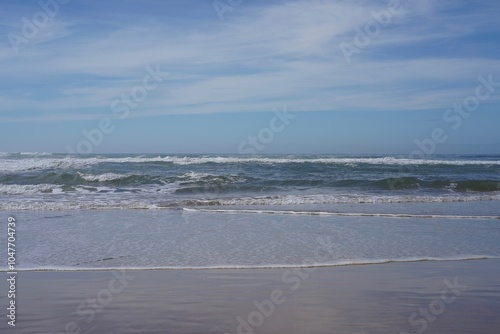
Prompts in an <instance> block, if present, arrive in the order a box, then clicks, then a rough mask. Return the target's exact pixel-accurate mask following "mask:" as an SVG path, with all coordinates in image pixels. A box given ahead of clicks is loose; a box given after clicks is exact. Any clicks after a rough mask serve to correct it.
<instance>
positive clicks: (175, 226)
mask: <svg viewBox="0 0 500 334" xmlns="http://www.w3.org/2000/svg"><path fill="white" fill-rule="evenodd" d="M499 204H500V156H489V155H488V156H486V155H481V156H480V155H477V156H459V155H452V156H448V155H447V156H431V157H428V158H425V159H409V158H408V157H407V156H397V155H392V156H366V155H363V156H350V155H335V156H332V155H327V156H325V155H314V156H312V155H294V156H291V155H276V156H273V155H263V156H243V155H165V154H148V155H130V154H128V155H91V156H83V157H79V156H71V155H65V154H50V153H0V211H1V212H2V220H6V219H7V217H8V216H11V215H12V216H14V217H15V218H16V220H17V221H18V222H17V231H16V233H17V245H16V246H17V247H18V253H17V260H18V270H95V269H104V268H106V269H113V268H129V269H199V268H276V267H308V266H335V265H350V264H365V263H385V262H391V261H423V260H433V261H440V260H459V259H478V258H498V257H500V243H499V242H498V240H500V219H499V218H500V205H499ZM5 236H6V234H5ZM0 239H1V240H0V247H1V248H2V249H4V248H6V247H4V246H6V242H7V241H6V239H7V238H6V237H5V238H3V237H2V238H0ZM1 269H2V270H5V269H6V260H3V263H2V267H1Z"/></svg>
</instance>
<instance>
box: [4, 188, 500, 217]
mask: <svg viewBox="0 0 500 334" xmlns="http://www.w3.org/2000/svg"><path fill="white" fill-rule="evenodd" d="M129 191H130V194H128V196H123V192H119V193H115V192H113V190H109V189H108V188H106V187H102V188H81V189H76V193H78V192H81V193H85V192H87V193H93V194H94V195H95V196H89V197H87V198H85V197H71V198H64V199H62V200H61V199H60V198H59V197H57V196H55V197H54V198H53V199H50V198H47V197H36V195H33V196H32V197H31V198H29V199H28V198H27V197H23V198H22V199H19V200H16V199H11V198H9V200H4V201H0V210H4V211H17V210H43V211H62V210H116V209H119V210H122V209H123V210H126V209H130V210H163V209H167V210H168V209H174V210H180V209H183V208H200V207H216V206H258V205H261V206H286V205H292V206H297V205H316V204H318V205H322V204H390V203H455V202H456V203H460V202H480V201H500V194H498V195H461V196H449V195H448V196H423V195H422V196H411V195H405V196H369V195H302V196H299V195H285V196H259V197H236V198H213V199H210V198H208V199H203V198H201V199H170V200H167V201H165V200H162V199H161V198H159V196H157V195H158V194H162V193H168V194H171V193H173V192H175V191H176V188H175V187H173V188H169V187H166V188H161V189H158V188H152V189H149V190H145V189H142V190H134V189H131V190H129ZM147 191H149V192H150V193H154V195H155V196H154V197H153V198H151V196H150V195H146V196H147V198H144V197H142V198H139V197H138V196H137V193H140V192H147Z"/></svg>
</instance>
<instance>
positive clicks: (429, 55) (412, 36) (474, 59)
mask: <svg viewBox="0 0 500 334" xmlns="http://www.w3.org/2000/svg"><path fill="white" fill-rule="evenodd" d="M459 3H462V2H459ZM68 6H71V4H68ZM96 6H98V5H96ZM191 6H192V5H191ZM462 6H465V5H463V4H462ZM488 6H489V4H488V3H487V2H481V5H477V6H476V7H473V8H466V9H464V8H461V7H460V6H459V5H457V2H452V1H440V2H439V3H438V4H436V2H433V1H428V0H426V1H418V2H415V1H401V9H402V10H401V13H400V14H398V15H397V16H395V17H394V18H393V19H392V22H391V24H390V25H389V26H387V27H385V28H383V30H382V31H381V33H380V34H379V35H378V36H377V37H376V38H375V39H374V40H373V41H372V43H371V44H370V45H369V47H367V48H366V49H364V50H363V51H362V52H361V53H360V54H359V55H356V57H354V58H353V62H352V63H351V64H347V63H346V62H345V60H344V58H343V54H342V52H341V50H340V48H339V44H340V43H342V42H350V41H352V39H353V37H354V35H355V30H354V28H355V27H361V28H362V27H363V26H364V25H365V24H366V23H367V22H370V20H373V17H372V12H373V11H380V10H383V9H385V8H386V7H387V3H386V2H382V1H349V2H346V1H319V0H318V1H293V2H277V3H265V4H262V5H253V6H248V7H241V8H239V9H238V11H237V12H234V13H233V14H232V15H231V16H228V17H227V18H226V20H225V21H224V22H220V21H219V20H218V19H217V17H216V16H213V17H204V18H203V19H199V20H196V21H193V20H185V21H182V20H176V21H169V20H160V19H158V18H154V19H147V20H146V19H141V18H136V17H135V16H134V13H132V12H131V13H121V15H128V16H127V18H128V20H126V21H124V20H122V21H120V22H128V23H126V24H123V23H121V24H118V23H112V24H109V23H108V24H105V23H102V22H99V20H97V19H94V20H92V21H91V20H90V19H88V18H87V16H86V15H81V16H79V17H73V16H71V15H69V14H67V15H65V13H64V10H61V13H60V15H59V16H58V17H56V18H55V19H54V22H53V23H52V24H51V25H50V27H49V28H47V29H45V30H44V31H43V33H42V32H41V33H40V36H39V38H38V39H37V41H36V42H35V43H32V44H30V45H29V47H27V48H25V49H23V50H22V52H21V53H20V54H15V53H13V52H11V50H10V49H9V44H8V42H6V41H4V43H3V44H1V45H0V59H2V63H1V65H0V75H1V76H2V77H3V78H7V79H6V80H5V81H4V82H3V83H1V87H2V93H1V94H0V101H1V102H2V103H1V106H0V119H2V120H4V121H13V120H18V121H23V120H28V119H29V120H35V119H37V117H38V118H39V119H47V118H50V120H58V119H59V120H67V119H84V118H88V117H90V118H91V117H98V115H102V114H104V113H106V112H108V111H109V104H110V102H111V101H112V100H113V99H115V98H116V97H117V96H118V95H119V94H121V93H124V92H127V91H128V90H130V88H131V87H133V86H134V85H135V84H137V82H138V81H140V80H141V79H142V76H143V69H144V66H146V65H155V64H160V65H161V68H162V69H163V70H165V71H168V72H170V73H171V75H170V76H169V78H168V80H166V81H165V84H164V85H162V87H161V88H160V89H158V90H157V91H155V92H154V94H151V96H150V97H148V99H147V101H145V102H144V103H143V104H141V107H140V108H138V109H137V110H136V111H134V115H131V117H141V116H148V115H158V114H173V113H218V112H229V111H231V112H238V111H261V110H269V109H270V106H275V105H280V104H287V105H289V106H291V107H292V106H293V109H294V110H295V111H316V110H409V109H412V110H413V109H433V108H443V107H446V106H448V105H450V104H451V103H453V102H454V101H456V99H457V98H459V97H460V96H464V95H463V94H464V93H466V92H467V89H470V87H474V86H475V82H476V79H477V77H478V76H479V75H486V74H489V73H499V72H500V60H499V59H498V57H497V56H494V55H493V53H492V52H490V51H489V50H482V49H481V46H480V44H477V40H475V39H474V37H475V36H477V35H478V34H481V33H482V32H491V31H495V32H497V33H498V30H499V27H498V23H495V20H496V19H497V18H496V17H495V16H494V14H493V13H492V11H491V8H489V7H488ZM492 6H497V5H492ZM68 11H70V9H68ZM184 13H185V12H184ZM4 15H5V14H4ZM9 29H12V24H11V23H10V25H9V26H8V27H6V26H4V27H3V29H2V30H1V31H2V32H5V31H8V30H9ZM18 29H19V27H18ZM426 43H427V44H429V43H430V44H433V45H439V44H440V43H441V44H446V43H460V44H461V47H467V46H469V47H470V49H471V50H469V52H466V53H464V54H456V53H454V52H453V48H450V49H449V50H447V48H446V46H445V47H443V48H441V49H440V50H432V49H430V50H429V49H428V48H427V49H425V50H423V49H422V48H421V46H422V45H425V44H426ZM473 48H476V49H473ZM499 80H500V78H499ZM492 101H494V100H492ZM49 116H50V117H49Z"/></svg>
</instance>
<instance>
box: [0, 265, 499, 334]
mask: <svg viewBox="0 0 500 334" xmlns="http://www.w3.org/2000/svg"><path fill="white" fill-rule="evenodd" d="M314 269H315V270H312V268H282V269H277V268H276V269H248V270H242V269H225V270H137V271H125V272H123V273H119V272H112V271H88V272H82V271H67V272H60V271H59V272H55V271H49V272H20V273H19V274H18V277H17V279H18V297H17V300H18V304H19V307H18V310H17V314H18V323H17V326H16V327H15V329H13V328H8V327H6V325H7V324H6V321H5V319H4V321H2V323H1V324H0V330H2V332H4V330H5V332H6V333H39V332H54V333H61V332H65V331H66V332H68V331H67V329H71V330H70V331H69V332H70V333H77V332H78V329H79V330H80V332H81V333H97V334H99V333H140V332H147V333H285V332H286V333H306V332H308V331H310V332H320V333H335V332H340V333H367V332H368V333H411V332H413V331H417V332H419V330H421V329H423V328H424V327H425V330H423V331H422V332H425V333H446V332H448V333H449V332H458V333H492V334H493V333H498V329H499V328H500V318H499V317H498V314H500V298H499V297H500V285H499V284H498V280H497V278H498V277H499V276H500V260H499V259H487V260H473V261H472V260H462V261H439V262H435V261H421V262H413V263H408V262H399V263H394V262H393V263H388V264H385V265H384V266H380V265H353V266H337V267H326V268H325V267H322V268H314ZM450 284H451V286H453V285H456V286H455V291H458V292H457V295H454V294H453V289H452V288H450V287H449V285H450ZM5 285H6V282H4V280H2V283H1V284H0V287H1V289H2V290H3V291H5ZM462 287H466V288H464V289H462ZM443 292H444V296H445V297H446V299H441V298H442V296H443ZM1 297H2V298H1V300H2V302H1V303H2V305H3V304H4V301H3V299H4V298H5V296H1ZM454 297H455V298H454ZM89 301H90V302H89ZM91 302H93V304H92V303H91ZM420 310H428V311H429V310H430V311H429V312H431V313H423V314H421V313H422V312H423V311H422V312H421V311H420ZM433 312H434V313H435V314H434V313H433ZM426 314H427V316H426ZM65 328H66V329H65ZM238 330H239V331H238ZM419 333H420V332H419Z"/></svg>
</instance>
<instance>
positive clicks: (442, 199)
mask: <svg viewBox="0 0 500 334" xmlns="http://www.w3.org/2000/svg"><path fill="white" fill-rule="evenodd" d="M498 200H500V194H496V195H459V196H454V195H447V196H425V195H420V196H411V195H407V196H375V195H334V194H330V195H282V196H280V195H276V196H258V197H239V198H215V199H191V200H183V201H176V202H172V203H165V204H163V206H165V207H169V206H183V207H184V206H187V207H191V206H231V205H236V206H240V205H241V206H246V205H313V204H343V203H346V204H349V203H352V204H365V203H366V204H378V203H448V202H476V201H498Z"/></svg>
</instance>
